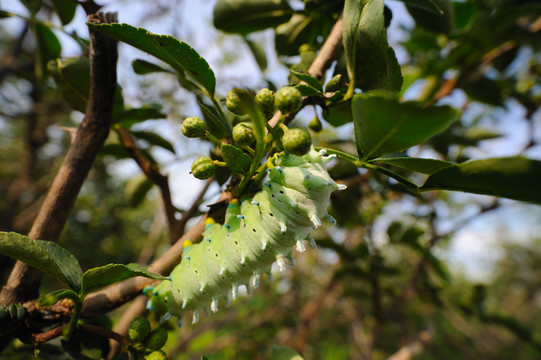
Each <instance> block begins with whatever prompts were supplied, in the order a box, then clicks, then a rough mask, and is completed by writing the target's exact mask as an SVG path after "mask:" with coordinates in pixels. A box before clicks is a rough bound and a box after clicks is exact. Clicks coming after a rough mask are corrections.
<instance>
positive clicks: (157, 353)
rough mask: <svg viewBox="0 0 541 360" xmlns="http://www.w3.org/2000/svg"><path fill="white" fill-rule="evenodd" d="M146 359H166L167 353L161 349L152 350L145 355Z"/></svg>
mask: <svg viewBox="0 0 541 360" xmlns="http://www.w3.org/2000/svg"><path fill="white" fill-rule="evenodd" d="M145 359H146V360H167V355H165V353H164V352H163V351H162V350H157V351H153V352H151V353H150V354H148V355H146V356H145Z"/></svg>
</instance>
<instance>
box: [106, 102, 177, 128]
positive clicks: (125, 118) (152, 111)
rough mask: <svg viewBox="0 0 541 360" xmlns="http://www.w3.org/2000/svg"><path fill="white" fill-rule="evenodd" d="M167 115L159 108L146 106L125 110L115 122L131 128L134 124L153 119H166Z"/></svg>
mask: <svg viewBox="0 0 541 360" xmlns="http://www.w3.org/2000/svg"><path fill="white" fill-rule="evenodd" d="M166 116H167V115H166V114H164V113H162V112H161V111H160V110H159V109H156V108H154V107H150V106H144V107H140V108H135V109H128V110H125V111H124V112H122V113H121V114H119V115H118V116H117V117H116V118H115V119H114V122H115V123H116V124H117V125H118V126H120V127H122V128H125V129H129V128H130V127H132V125H134V124H137V123H140V122H143V121H146V120H151V119H152V120H153V119H164V118H165V117H166Z"/></svg>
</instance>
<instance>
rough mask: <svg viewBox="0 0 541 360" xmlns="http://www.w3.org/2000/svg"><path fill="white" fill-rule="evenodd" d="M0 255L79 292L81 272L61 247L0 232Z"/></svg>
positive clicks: (73, 257)
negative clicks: (19, 262)
mask: <svg viewBox="0 0 541 360" xmlns="http://www.w3.org/2000/svg"><path fill="white" fill-rule="evenodd" d="M0 254H2V255H6V256H9V257H11V258H13V259H17V260H20V261H22V262H24V263H27V264H28V265H30V266H33V267H35V268H36V269H39V270H41V271H43V272H45V273H47V274H49V275H51V276H54V277H55V278H57V279H58V280H60V281H63V282H65V283H66V284H68V285H69V287H70V288H71V289H72V290H74V291H76V292H79V289H80V286H81V276H82V274H83V271H82V270H81V267H80V266H79V262H78V261H77V259H76V258H75V256H74V255H73V254H72V253H70V252H69V251H67V250H66V249H64V248H63V247H62V246H60V245H58V244H56V243H54V242H52V241H43V240H32V239H30V238H28V237H26V236H24V235H21V234H17V233H14V232H9V233H7V232H0Z"/></svg>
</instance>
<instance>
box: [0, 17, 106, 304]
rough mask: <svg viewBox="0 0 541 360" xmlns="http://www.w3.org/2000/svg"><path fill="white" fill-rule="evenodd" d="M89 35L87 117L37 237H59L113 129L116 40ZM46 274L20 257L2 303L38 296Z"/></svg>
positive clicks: (40, 219) (44, 208)
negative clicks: (110, 130)
mask: <svg viewBox="0 0 541 360" xmlns="http://www.w3.org/2000/svg"><path fill="white" fill-rule="evenodd" d="M88 20H89V21H91V22H97V23H111V22H115V21H116V14H111V13H108V14H102V13H100V14H94V15H90V16H89V17H88ZM90 40H91V49H90V63H91V66H90V71H91V76H90V78H91V84H90V95H89V101H88V106H87V108H86V114H85V118H84V120H83V122H82V123H81V125H80V126H79V128H78V130H77V136H76V137H75V140H74V141H73V143H72V145H71V147H70V148H69V150H68V153H67V155H66V158H65V160H64V163H63V164H62V166H61V167H60V169H59V171H58V174H57V175H56V177H55V179H54V181H53V184H52V185H51V188H50V190H49V193H48V194H47V196H46V197H45V200H44V202H43V205H42V207H41V209H40V211H39V213H38V216H37V218H36V220H35V221H34V225H33V226H32V229H31V230H30V233H29V234H28V236H29V237H30V238H32V239H41V240H49V241H56V240H57V239H58V237H59V235H60V232H61V231H62V228H63V227H64V224H65V222H66V220H67V218H68V215H69V213H70V212H71V209H72V207H73V204H74V203H75V199H76V198H77V195H78V193H79V190H80V188H81V186H82V184H83V182H84V180H85V178H86V176H87V174H88V172H89V171H90V168H91V167H92V163H93V162H94V159H95V158H96V155H97V153H98V151H99V149H100V148H101V146H102V144H103V142H104V141H105V139H106V138H107V135H108V134H109V126H110V124H111V119H112V114H113V99H114V94H115V89H116V60H117V44H116V41H114V40H111V39H110V38H107V37H106V36H104V35H101V34H99V33H97V32H95V31H90ZM42 275H43V273H42V272H40V271H38V270H36V269H35V268H32V267H30V266H28V265H26V264H25V263H23V262H20V261H18V262H17V263H16V264H15V266H14V268H13V270H12V272H11V274H10V277H9V279H8V281H7V284H6V285H5V286H4V288H3V289H2V292H1V293H0V304H1V305H8V304H11V303H14V302H20V301H24V300H27V299H30V298H35V297H37V293H38V288H39V284H40V282H41V277H42Z"/></svg>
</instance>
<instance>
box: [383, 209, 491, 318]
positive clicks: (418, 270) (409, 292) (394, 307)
mask: <svg viewBox="0 0 541 360" xmlns="http://www.w3.org/2000/svg"><path fill="white" fill-rule="evenodd" d="M499 206H500V202H499V201H498V199H496V200H495V201H494V202H493V203H491V204H489V205H487V206H485V207H482V208H481V209H480V210H479V213H478V214H477V215H476V216H470V217H468V218H466V219H465V220H464V221H462V222H461V223H460V224H457V225H456V226H454V227H453V229H451V230H450V231H449V232H447V233H445V234H438V233H436V230H435V224H434V218H435V216H436V215H435V214H433V215H432V219H431V221H430V229H431V236H430V240H429V242H428V244H427V246H426V255H425V256H423V258H422V259H421V260H419V262H418V263H417V266H416V267H415V271H414V273H413V275H412V277H411V279H410V281H409V283H408V285H407V287H406V289H405V290H404V291H403V292H402V294H400V296H398V297H397V298H396V299H395V300H394V301H393V302H392V304H391V306H390V311H391V312H393V313H396V312H397V311H398V310H399V309H400V308H401V307H402V306H403V305H404V304H405V303H406V302H407V301H408V300H410V299H411V298H412V297H413V296H414V295H415V294H416V293H417V288H416V286H417V283H418V282H419V280H420V279H421V278H422V276H423V275H424V274H425V272H426V266H427V264H428V256H429V254H430V251H431V249H432V248H434V246H436V244H437V243H438V242H439V241H440V240H441V239H445V238H447V237H449V236H451V235H452V234H453V233H455V232H456V231H458V230H460V229H462V228H464V226H466V225H467V224H468V223H469V222H471V221H473V220H474V219H477V218H478V216H479V215H482V214H485V213H487V212H490V211H492V210H495V209H497V208H499Z"/></svg>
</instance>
